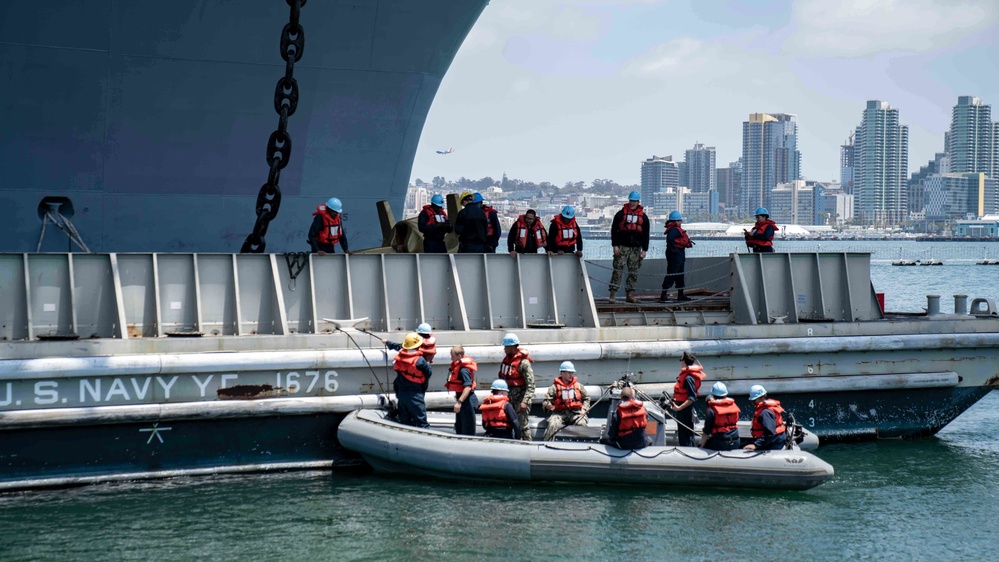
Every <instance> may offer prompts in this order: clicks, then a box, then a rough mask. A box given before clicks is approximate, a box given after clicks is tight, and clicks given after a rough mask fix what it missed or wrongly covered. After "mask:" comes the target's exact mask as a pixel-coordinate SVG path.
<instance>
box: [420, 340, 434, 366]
mask: <svg viewBox="0 0 999 562" xmlns="http://www.w3.org/2000/svg"><path fill="white" fill-rule="evenodd" d="M420 353H422V354H423V358H424V359H426V360H427V363H433V362H434V357H435V356H436V355H437V338H435V337H433V336H427V337H425V338H423V345H421V346H420Z"/></svg>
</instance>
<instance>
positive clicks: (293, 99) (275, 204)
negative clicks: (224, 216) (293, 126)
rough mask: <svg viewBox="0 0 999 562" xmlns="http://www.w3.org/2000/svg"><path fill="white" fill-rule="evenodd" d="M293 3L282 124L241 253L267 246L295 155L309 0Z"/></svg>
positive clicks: (280, 98) (280, 101)
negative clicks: (291, 130) (298, 75)
mask: <svg viewBox="0 0 999 562" xmlns="http://www.w3.org/2000/svg"><path fill="white" fill-rule="evenodd" d="M285 1H286V2H287V3H288V6H290V7H291V17H290V20H289V22H288V23H287V24H286V25H285V26H284V29H283V30H281V58H283V59H284V61H285V71H284V76H282V77H281V78H279V79H278V81H277V85H276V86H275V87H274V111H276V112H277V114H278V128H277V130H275V131H274V132H273V133H271V136H270V138H268V139H267V157H266V160H267V165H268V166H269V167H270V172H268V174H267V182H266V183H265V184H264V185H262V186H261V187H260V192H259V193H258V194H257V206H256V209H257V220H256V222H254V224H253V232H251V233H250V235H249V236H247V237H246V241H244V242H243V248H242V249H241V250H240V253H244V254H260V253H263V251H264V248H266V247H267V242H266V241H265V240H264V236H265V235H266V234H267V227H268V226H269V225H270V222H271V221H272V220H274V218H275V217H277V214H278V209H279V208H280V207H281V186H280V183H279V182H280V180H281V170H283V169H284V167H285V166H287V165H288V159H289V158H291V135H289V134H288V117H290V116H292V115H294V114H295V109H297V108H298V81H297V80H295V63H296V62H298V61H299V60H300V59H301V58H302V51H304V50H305V30H304V29H302V25H301V24H300V23H299V22H298V18H299V15H300V13H301V9H302V7H304V6H305V4H306V2H308V0H285Z"/></svg>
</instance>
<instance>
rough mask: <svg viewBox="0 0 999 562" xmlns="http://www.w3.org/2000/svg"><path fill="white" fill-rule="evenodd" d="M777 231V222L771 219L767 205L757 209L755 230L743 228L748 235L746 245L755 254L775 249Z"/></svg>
mask: <svg viewBox="0 0 999 562" xmlns="http://www.w3.org/2000/svg"><path fill="white" fill-rule="evenodd" d="M776 232H777V223H775V222H774V221H772V220H770V211H768V210H767V209H766V208H765V207H760V208H759V209H756V224H754V225H753V230H751V231H749V230H746V229H743V230H742V233H743V235H744V236H745V237H746V246H748V247H749V249H750V250H752V251H753V253H754V254H761V253H766V252H773V251H774V234H775V233H776Z"/></svg>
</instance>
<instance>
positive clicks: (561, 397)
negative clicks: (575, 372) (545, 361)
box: [552, 376, 583, 412]
mask: <svg viewBox="0 0 999 562" xmlns="http://www.w3.org/2000/svg"><path fill="white" fill-rule="evenodd" d="M582 407H583V393H582V392H580V390H579V380H577V379H576V377H575V376H573V377H572V380H570V381H569V382H565V381H564V380H562V377H556V378H555V401H554V403H552V409H553V410H555V411H556V412H561V411H565V410H578V409H580V408H582Z"/></svg>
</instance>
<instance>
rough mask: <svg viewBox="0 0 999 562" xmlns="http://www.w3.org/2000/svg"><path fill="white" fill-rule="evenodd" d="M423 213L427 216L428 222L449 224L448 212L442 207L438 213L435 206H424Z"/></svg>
mask: <svg viewBox="0 0 999 562" xmlns="http://www.w3.org/2000/svg"><path fill="white" fill-rule="evenodd" d="M423 212H424V213H425V214H426V215H427V222H429V223H432V224H444V223H446V222H447V212H446V211H445V210H444V208H443V207H441V210H440V211H438V210H437V209H434V206H433V205H424V206H423Z"/></svg>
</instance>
